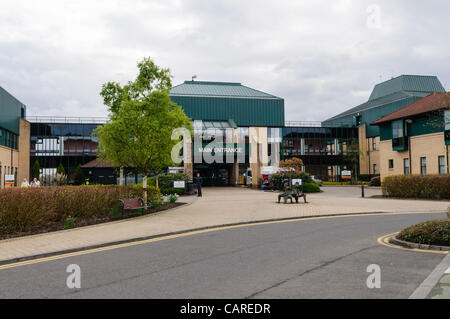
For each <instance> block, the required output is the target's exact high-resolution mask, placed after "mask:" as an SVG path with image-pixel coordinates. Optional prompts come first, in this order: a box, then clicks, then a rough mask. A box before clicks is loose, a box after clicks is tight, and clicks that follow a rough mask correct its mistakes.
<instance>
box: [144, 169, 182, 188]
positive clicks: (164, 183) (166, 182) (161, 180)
mask: <svg viewBox="0 0 450 319" xmlns="http://www.w3.org/2000/svg"><path fill="white" fill-rule="evenodd" d="M189 180H190V178H189V176H188V175H187V174H185V173H176V174H159V175H158V186H159V188H160V189H168V188H173V182H175V181H185V182H186V183H187V182H189ZM148 185H151V186H156V182H155V176H152V177H150V178H149V179H148Z"/></svg>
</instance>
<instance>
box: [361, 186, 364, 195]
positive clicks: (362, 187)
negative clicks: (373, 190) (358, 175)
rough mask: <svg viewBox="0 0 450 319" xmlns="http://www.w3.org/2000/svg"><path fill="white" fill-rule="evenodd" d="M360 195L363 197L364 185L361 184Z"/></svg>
mask: <svg viewBox="0 0 450 319" xmlns="http://www.w3.org/2000/svg"><path fill="white" fill-rule="evenodd" d="M361 197H362V198H364V185H361Z"/></svg>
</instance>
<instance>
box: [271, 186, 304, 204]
mask: <svg viewBox="0 0 450 319" xmlns="http://www.w3.org/2000/svg"><path fill="white" fill-rule="evenodd" d="M300 197H303V199H304V201H305V203H307V202H306V194H305V193H303V189H302V188H301V187H300V185H299V184H298V183H297V184H295V185H294V187H292V188H291V187H289V186H288V185H286V184H285V190H284V192H283V193H281V194H279V195H278V203H279V202H280V201H281V198H283V201H284V203H285V204H287V201H288V199H289V200H291V203H292V202H293V201H292V199H295V202H296V203H298V199H299V198H300Z"/></svg>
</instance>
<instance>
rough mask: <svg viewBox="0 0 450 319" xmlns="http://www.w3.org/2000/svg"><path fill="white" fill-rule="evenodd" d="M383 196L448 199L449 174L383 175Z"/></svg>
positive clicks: (449, 195)
mask: <svg viewBox="0 0 450 319" xmlns="http://www.w3.org/2000/svg"><path fill="white" fill-rule="evenodd" d="M382 191H383V195H384V196H388V197H401V198H426V199H450V175H396V176H388V177H385V178H384V180H383V184H382Z"/></svg>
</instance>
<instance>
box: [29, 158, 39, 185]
mask: <svg viewBox="0 0 450 319" xmlns="http://www.w3.org/2000/svg"><path fill="white" fill-rule="evenodd" d="M31 175H32V177H33V178H36V179H37V180H39V179H40V176H41V166H40V165H39V162H38V160H36V161H35V162H34V164H33V168H32V169H31Z"/></svg>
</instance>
